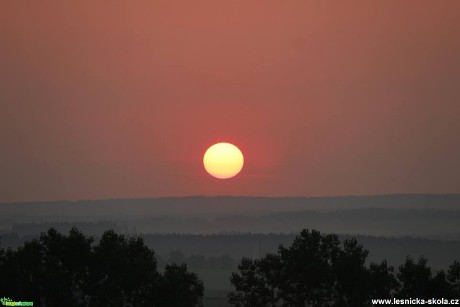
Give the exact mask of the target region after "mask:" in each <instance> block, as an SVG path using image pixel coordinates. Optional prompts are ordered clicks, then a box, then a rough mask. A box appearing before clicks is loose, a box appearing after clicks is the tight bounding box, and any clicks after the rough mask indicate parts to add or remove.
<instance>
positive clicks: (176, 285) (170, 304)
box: [155, 264, 204, 307]
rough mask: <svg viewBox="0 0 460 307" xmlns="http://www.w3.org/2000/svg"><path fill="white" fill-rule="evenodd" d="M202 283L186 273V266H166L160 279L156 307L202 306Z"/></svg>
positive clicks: (195, 276)
mask: <svg viewBox="0 0 460 307" xmlns="http://www.w3.org/2000/svg"><path fill="white" fill-rule="evenodd" d="M203 292H204V286H203V282H202V281H201V280H199V279H198V277H197V275H196V274H194V273H190V272H188V271H187V265H186V264H181V265H177V264H171V265H166V267H165V271H164V273H163V276H161V278H160V287H159V292H158V293H159V295H160V296H159V299H158V300H157V302H158V303H157V305H155V306H158V307H188V306H202V302H201V298H202V297H203Z"/></svg>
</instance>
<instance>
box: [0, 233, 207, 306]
mask: <svg viewBox="0 0 460 307" xmlns="http://www.w3.org/2000/svg"><path fill="white" fill-rule="evenodd" d="M173 285H174V286H173ZM0 289H2V293H4V294H5V295H8V296H9V297H12V298H14V299H15V300H23V301H33V302H34V306H47V307H48V306H88V307H90V306H91V307H92V306H108V307H109V306H114V307H115V306H172V307H175V306H177V307H179V306H184V307H185V306H200V304H201V298H202V296H203V284H202V282H201V281H200V280H199V279H198V277H197V276H196V275H195V274H193V273H189V272H188V271H187V268H186V267H185V266H180V267H177V266H169V267H167V268H166V271H165V272H164V273H163V274H161V273H159V272H158V270H157V261H156V258H155V254H154V252H153V251H152V250H150V249H149V248H148V247H147V246H146V245H145V244H144V242H143V240H142V239H141V238H130V239H129V240H128V239H126V238H125V237H124V236H123V235H119V234H116V233H115V232H114V231H106V232H105V233H104V234H103V235H102V237H101V239H100V241H99V242H98V243H97V244H96V245H93V239H92V238H87V237H86V236H85V235H84V234H82V233H81V232H79V231H78V230H77V229H75V228H72V229H71V230H70V232H69V235H68V236H65V235H62V234H60V233H58V232H57V231H56V230H55V229H53V228H51V229H49V230H48V231H47V232H46V233H42V234H41V236H40V238H39V239H38V240H32V241H30V242H26V243H24V246H21V247H19V248H18V249H17V250H16V251H13V250H11V249H8V250H6V251H5V250H3V249H0ZM164 301H167V302H171V304H166V305H165V304H164Z"/></svg>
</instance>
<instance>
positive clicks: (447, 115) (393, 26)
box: [0, 0, 460, 202]
mask: <svg viewBox="0 0 460 307" xmlns="http://www.w3.org/2000/svg"><path fill="white" fill-rule="evenodd" d="M0 42H1V44H0V202H6V201H27V200H56V199H95V198H130V197H156V196H182V195H198V194H199V195H220V194H228V195H266V196H275V195H276V196H309V195H349V194H383V193H448V192H451V193H459V192H460V162H459V157H460V137H459V131H460V85H459V82H460V60H459V54H460V2H459V1H455V0H453V1H447V0H446V1H379V2H377V1H372V2H370V1H353V2H348V1H347V2H326V1H321V2H313V1H311V2H309V1H290V2H286V1H263V2H262V1H182V2H181V1H135V2H133V1H129V2H128V1H79V2H72V3H68V2H65V1H2V2H1V3H0ZM218 141H229V142H233V143H235V144H236V145H238V146H239V147H240V148H241V149H242V151H243V153H244V154H245V168H244V169H243V171H242V173H241V174H240V175H238V176H237V177H235V178H234V179H231V180H226V181H222V180H217V179H214V178H212V177H210V176H209V175H207V174H206V173H205V171H204V169H203V166H202V155H203V154H204V151H205V150H206V148H207V147H208V146H209V145H211V144H213V143H215V142H218Z"/></svg>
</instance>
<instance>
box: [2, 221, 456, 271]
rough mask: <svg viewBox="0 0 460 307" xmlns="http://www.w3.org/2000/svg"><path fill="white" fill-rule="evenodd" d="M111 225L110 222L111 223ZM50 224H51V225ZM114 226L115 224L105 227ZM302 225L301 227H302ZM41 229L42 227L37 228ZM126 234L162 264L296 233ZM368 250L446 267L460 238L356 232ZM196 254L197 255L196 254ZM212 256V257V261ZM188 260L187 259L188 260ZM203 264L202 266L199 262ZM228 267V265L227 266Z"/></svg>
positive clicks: (253, 248)
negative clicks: (139, 241) (174, 255)
mask: <svg viewBox="0 0 460 307" xmlns="http://www.w3.org/2000/svg"><path fill="white" fill-rule="evenodd" d="M37 225H40V227H38V226H34V227H35V228H34V229H42V230H41V231H45V230H43V226H49V225H48V224H45V225H41V224H37ZM89 225H90V227H89V228H85V227H83V229H81V228H80V226H87V225H86V224H83V225H81V224H75V225H73V226H76V227H77V228H78V229H80V230H82V232H83V233H85V234H86V235H92V236H93V237H94V238H95V239H98V238H99V237H100V236H101V234H102V230H101V231H95V232H92V231H91V230H92V229H98V230H100V229H101V228H102V226H104V225H107V223H105V222H104V223H101V225H97V226H94V225H91V224H89ZM109 225H110V224H109ZM71 227H72V224H67V223H65V224H64V223H61V224H59V223H56V227H55V228H56V229H57V230H58V231H60V232H62V233H66V232H68V231H69V229H70V228H71ZM48 228H49V227H48ZM106 229H112V228H106ZM300 229H301V228H300ZM122 230H123V228H121V227H118V228H115V231H116V232H117V233H120V232H123V231H122ZM35 233H36V234H37V233H40V231H38V230H37V231H36V232H35ZM124 233H125V235H126V236H127V237H129V236H134V237H141V238H143V240H144V242H145V244H146V245H147V246H149V247H150V248H152V249H154V250H155V252H156V255H157V258H158V261H159V264H160V265H162V264H163V263H165V262H168V259H169V257H170V253H171V252H173V251H180V252H182V253H183V254H184V257H185V258H189V257H191V256H198V258H200V257H204V258H206V262H207V261H208V260H209V259H210V258H219V257H223V256H225V255H228V256H229V257H231V258H232V259H233V260H234V261H235V262H236V261H239V260H240V259H241V258H242V257H253V258H258V257H260V256H263V255H265V254H266V253H273V252H275V251H276V250H277V248H278V245H279V244H284V245H289V244H291V243H292V242H293V240H294V238H295V234H273V233H270V234H250V233H233V234H231V233H228V234H208V235H196V234H142V233H140V234H134V233H130V232H124ZM1 236H2V245H3V246H4V247H11V248H13V249H15V248H17V247H18V246H21V245H22V244H23V243H24V242H25V241H26V240H32V239H34V238H37V235H26V236H21V235H18V234H15V233H4V234H2V235H1ZM349 237H351V236H350V235H339V238H340V239H341V240H344V239H347V238H349ZM355 237H356V238H357V240H358V241H359V242H361V243H362V244H363V245H364V246H366V248H367V249H368V250H369V252H370V253H369V256H368V258H367V260H368V261H374V262H379V261H382V260H383V259H386V260H387V261H388V263H389V264H391V265H394V266H397V265H400V264H401V261H403V259H404V258H405V256H406V255H413V256H414V257H419V256H426V257H427V258H428V259H430V263H431V265H432V266H433V267H434V268H436V269H446V268H447V266H448V265H449V264H450V263H452V262H453V261H454V260H455V259H458V258H460V241H442V240H431V239H423V238H412V237H394V238H391V237H375V236H364V235H357V236H355ZM195 258H196V257H195ZM195 260H196V261H194V260H193V259H192V260H191V263H195V264H196V263H199V262H200V261H201V260H198V259H195ZM212 261H213V260H212V259H211V260H210V262H212ZM185 262H186V263H189V262H188V261H185ZM198 267H203V266H201V265H200V266H198ZM204 267H215V265H213V264H212V263H211V264H209V265H207V264H206V265H204ZM224 267H225V266H224Z"/></svg>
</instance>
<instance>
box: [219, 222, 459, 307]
mask: <svg viewBox="0 0 460 307" xmlns="http://www.w3.org/2000/svg"><path fill="white" fill-rule="evenodd" d="M367 255H368V251H367V250H366V249H364V248H363V247H362V245H360V244H359V243H358V241H357V240H356V239H354V238H352V239H347V240H344V241H343V242H341V241H340V240H339V238H338V237H337V236H336V235H321V234H320V233H319V232H318V231H315V230H313V231H312V232H310V231H308V230H303V231H302V232H301V233H300V235H299V236H297V237H296V238H295V240H294V242H293V243H292V245H291V246H289V247H284V246H283V245H281V246H280V247H279V249H278V251H277V253H275V254H267V255H266V256H264V257H263V258H261V259H255V260H252V259H249V258H243V260H242V261H241V264H240V265H239V266H238V269H239V272H238V273H233V274H232V277H231V282H232V284H233V286H234V287H235V291H233V292H231V293H230V294H229V296H228V297H229V302H230V303H232V304H233V305H235V306H245V307H246V306H247V307H249V306H286V307H287V306H337V307H338V306H350V307H358V306H371V305H372V299H391V298H398V299H401V300H403V299H410V298H418V299H426V300H429V299H433V298H436V299H458V298H459V297H460V263H459V262H458V261H455V262H454V263H452V264H451V265H450V266H449V269H448V271H447V272H446V271H444V270H441V271H437V272H433V270H432V269H431V268H430V267H429V266H428V264H427V259H426V258H423V257H421V258H419V259H418V260H414V259H413V258H411V257H407V259H406V261H405V263H404V264H402V265H401V266H399V268H398V270H397V272H395V269H394V268H393V267H392V266H388V264H387V262H386V261H382V262H381V263H371V264H370V265H368V266H367V265H366V264H365V263H366V258H367ZM425 304H428V302H427V303H425ZM432 304H433V303H432Z"/></svg>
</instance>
